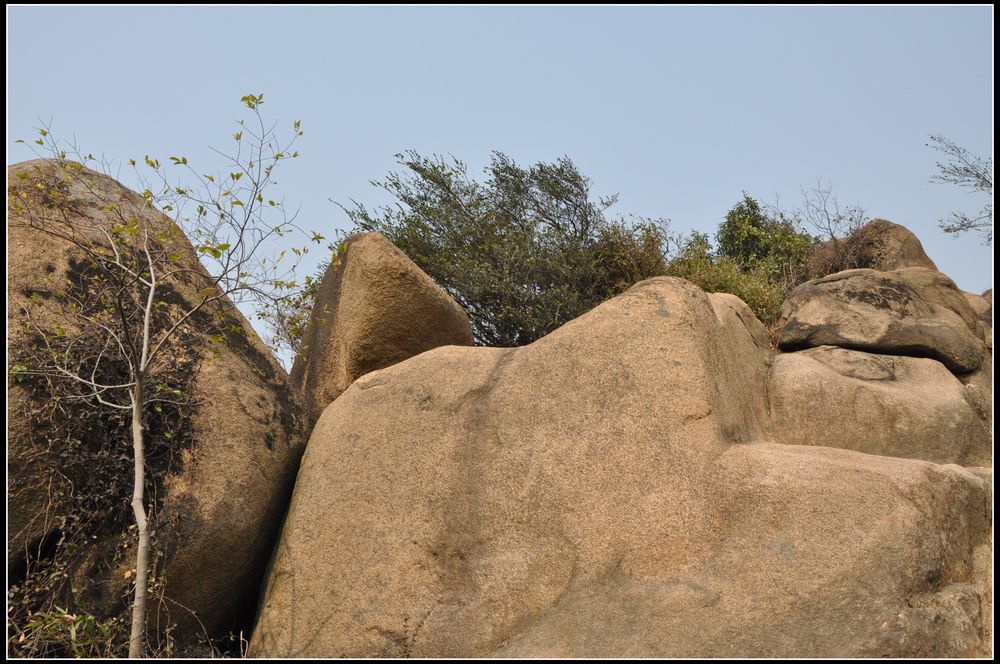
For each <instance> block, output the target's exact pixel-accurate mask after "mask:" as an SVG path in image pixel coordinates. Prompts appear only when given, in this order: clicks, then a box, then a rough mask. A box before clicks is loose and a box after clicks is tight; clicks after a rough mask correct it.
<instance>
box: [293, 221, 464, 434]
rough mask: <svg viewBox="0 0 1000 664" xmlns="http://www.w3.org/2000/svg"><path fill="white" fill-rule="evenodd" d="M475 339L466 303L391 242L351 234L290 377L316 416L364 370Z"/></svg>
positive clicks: (323, 289)
mask: <svg viewBox="0 0 1000 664" xmlns="http://www.w3.org/2000/svg"><path fill="white" fill-rule="evenodd" d="M472 341H473V340H472V327H471V326H470V324H469V319H468V317H467V316H466V315H465V312H464V311H462V308H461V307H460V306H459V305H458V304H457V303H456V302H455V301H454V300H453V299H452V298H451V297H449V296H448V294H447V293H445V292H444V291H443V290H441V288H440V287H438V286H437V285H436V284H435V283H434V282H433V281H432V280H431V278H430V277H428V276H427V275H426V274H425V273H424V272H423V271H422V270H421V269H420V268H419V267H417V266H416V264H415V263H414V262H413V261H411V260H410V259H409V258H407V257H406V255H405V254H403V252H401V251H400V250H399V249H397V248H396V246H395V245H394V244H392V242H390V241H389V240H388V239H386V238H385V236H383V235H381V234H379V233H362V234H359V235H353V236H351V237H349V238H348V239H347V240H346V241H345V242H344V244H343V245H342V250H341V251H340V252H338V254H337V256H336V257H335V258H334V261H333V263H332V264H331V265H330V267H329V268H328V269H327V272H326V274H325V275H324V277H323V281H322V282H321V283H320V286H319V290H318V293H317V296H316V304H315V306H314V308H313V313H312V316H311V318H310V321H309V325H308V328H307V329H306V333H305V335H304V337H303V342H302V348H301V349H300V351H299V353H298V355H297V356H296V358H295V364H294V366H293V367H292V372H291V384H292V386H293V387H294V388H295V389H296V390H297V391H299V392H300V393H301V395H302V398H303V402H304V403H305V404H306V409H307V412H308V414H309V417H310V421H315V420H316V419H318V418H319V416H320V415H321V414H322V412H323V409H324V408H326V406H327V405H329V404H330V402H332V401H333V400H334V399H336V398H337V397H338V396H339V395H340V394H341V393H342V392H343V391H344V390H346V389H347V388H348V386H350V384H351V383H353V382H354V381H355V380H357V379H358V378H359V377H360V376H363V375H365V374H366V373H368V372H370V371H374V370H376V369H381V368H384V367H387V366H390V365H392V364H395V363H397V362H401V361H402V360H405V359H407V358H410V357H413V356H414V355H419V354H420V353H422V352H424V351H427V350H430V349H432V348H437V347H438V346H447V345H459V346H471V345H472Z"/></svg>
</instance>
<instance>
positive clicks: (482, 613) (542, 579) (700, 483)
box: [251, 278, 991, 657]
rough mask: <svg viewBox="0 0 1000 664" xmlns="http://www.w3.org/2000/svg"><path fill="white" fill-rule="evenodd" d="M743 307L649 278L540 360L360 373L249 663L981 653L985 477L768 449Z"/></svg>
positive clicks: (300, 515) (307, 489) (322, 436)
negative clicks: (330, 659)
mask: <svg viewBox="0 0 1000 664" xmlns="http://www.w3.org/2000/svg"><path fill="white" fill-rule="evenodd" d="M734 299H735V298H732V297H730V296H707V295H705V294H704V293H703V292H702V291H700V290H699V289H698V288H696V287H694V286H693V285H691V284H690V283H688V282H685V281H683V280H679V279H672V278H657V279H652V280H648V281H645V282H642V283H640V284H637V285H636V286H634V287H633V288H632V289H630V290H629V291H627V292H626V293H624V294H623V295H621V296H619V297H617V298H614V299H612V300H610V301H608V302H605V303H604V304H602V305H601V306H599V307H597V308H595V309H594V310H592V311H590V312H589V313H587V314H586V315H584V316H582V317H580V318H578V319H576V320H574V321H571V322H570V323H568V324H566V325H564V326H563V327H561V328H559V329H558V330H556V331H555V332H553V333H552V334H550V335H548V336H546V337H544V338H542V339H540V340H538V341H536V342H535V343H533V344H531V345H529V346H525V347H522V348H516V349H493V348H457V347H446V348H438V349H435V350H432V351H429V352H426V353H423V354H421V355H418V356H416V357H414V358H411V359H409V360H407V361H405V362H401V363H399V364H396V365H394V366H392V367H389V368H386V369H382V370H379V371H374V372H372V373H369V374H367V375H365V376H363V377H361V378H359V379H358V380H356V381H355V382H354V384H353V385H351V386H350V387H349V388H348V389H347V390H346V391H345V392H344V393H343V394H341V395H340V397H339V398H337V399H336V401H334V402H333V403H332V404H331V405H330V406H329V407H327V409H326V410H325V411H324V413H323V415H322V417H321V418H320V420H319V422H318V423H317V424H316V427H315V429H314V430H313V433H312V436H311V438H310V442H309V445H308V447H307V450H306V453H305V455H304V457H303V460H302V465H301V468H300V471H299V476H298V479H297V481H296V487H295V492H294V495H293V498H292V504H291V507H290V509H289V513H288V517H287V519H286V522H285V525H284V528H283V532H282V537H281V540H280V542H279V545H278V548H277V550H276V552H275V558H274V561H273V567H272V569H271V573H270V575H269V578H268V582H267V586H266V590H265V593H264V597H263V600H262V609H261V612H260V614H259V616H258V622H257V625H256V628H255V631H254V635H253V639H252V642H251V654H252V655H256V656H265V657H289V656H295V657H352V656H383V657H393V656H414V657H433V656H449V657H478V656H488V655H496V656H510V657H601V656H616V657H643V656H645V657H709V656H718V657H722V656H733V657H736V656H743V657H746V656H790V655H797V656H806V657H808V656H960V655H982V654H984V653H987V654H988V644H989V639H988V632H987V630H988V627H989V622H990V618H989V614H988V612H987V611H986V610H985V609H984V604H987V605H988V595H989V580H988V574H989V567H990V563H989V561H990V549H989V532H990V514H991V513H990V500H991V497H990V493H989V486H988V483H987V482H986V481H985V480H984V479H983V478H981V477H980V476H978V475H977V474H975V473H973V472H970V471H967V470H965V469H963V468H960V467H958V466H954V465H949V466H937V465H934V464H931V463H927V462H923V461H915V460H910V459H895V458H890V457H881V456H873V455H868V454H859V453H857V452H851V451H846V450H837V449H828V448H823V447H805V446H796V445H779V444H774V443H770V442H765V441H766V439H767V435H768V434H767V429H768V417H767V403H766V398H765V394H766V387H765V384H766V375H767V352H766V337H765V336H762V335H761V330H760V329H759V328H758V326H759V323H757V324H756V325H755V324H754V323H756V321H755V320H752V316H750V318H747V317H746V313H748V312H746V311H745V305H742V303H740V302H739V301H738V300H736V301H735V302H734ZM741 305H742V306H741ZM762 342H763V343H762Z"/></svg>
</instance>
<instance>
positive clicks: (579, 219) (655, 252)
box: [341, 151, 666, 346]
mask: <svg viewBox="0 0 1000 664" xmlns="http://www.w3.org/2000/svg"><path fill="white" fill-rule="evenodd" d="M396 158H397V161H398V163H399V165H400V166H402V167H403V169H404V170H403V171H402V172H401V173H396V172H394V173H390V174H389V176H388V177H387V178H386V179H385V180H384V181H382V182H373V184H374V185H375V186H378V187H380V188H382V189H384V190H386V191H387V192H389V193H390V194H391V195H392V196H393V197H394V199H395V201H396V202H395V204H394V205H393V206H390V207H384V208H381V209H379V210H375V211H369V210H368V209H367V208H365V206H364V205H362V204H359V203H357V202H354V201H352V204H353V205H352V207H351V208H346V207H344V206H341V207H342V208H343V209H344V210H345V212H346V213H347V215H348V216H349V217H350V219H351V221H352V222H353V223H354V226H355V230H356V231H378V232H380V233H382V234H383V235H385V236H386V237H388V238H389V239H390V240H391V241H392V242H394V243H395V244H396V246H398V247H399V248H400V249H402V250H403V252H404V253H406V255H407V256H409V257H410V258H411V259H412V260H413V261H414V262H415V263H416V264H417V265H418V266H420V268H421V269H422V270H424V271H425V272H426V273H427V274H428V275H430V277H431V278H433V279H434V280H435V281H436V282H437V283H438V284H439V285H441V286H442V287H443V288H444V289H445V290H446V291H447V292H448V293H449V294H450V295H451V296H452V297H454V298H455V300H456V301H458V302H459V304H461V305H462V307H464V309H465V310H466V312H467V313H468V314H469V317H470V319H471V320H472V326H473V331H474V334H475V337H476V341H477V343H479V344H483V345H488V346H521V345H524V344H528V343H531V342H532V341H534V340H535V339H538V338H539V337H542V336H544V335H545V334H548V333H549V332H551V331H552V330H554V329H555V328H557V327H559V326H560V325H562V324H563V323H565V322H567V321H569V320H572V319H573V318H576V317H577V316H580V315H581V314H583V313H585V312H586V311H588V310H589V309H591V308H592V307H594V306H596V305H598V304H600V303H601V302H603V301H604V300H607V299H608V298H610V297H613V296H615V295H617V294H619V293H621V292H622V291H624V290H625V289H627V288H628V287H630V286H631V285H632V284H634V283H635V282H637V281H640V280H642V279H646V278H648V277H651V276H654V275H658V274H663V273H664V272H665V270H666V261H665V256H664V250H665V247H666V223H665V221H663V220H648V219H631V220H626V219H624V218H621V217H618V218H615V219H609V218H608V216H607V215H606V212H607V210H608V208H610V207H611V206H612V205H614V203H615V202H616V200H617V196H611V197H608V198H598V199H596V200H595V199H593V198H592V196H591V192H590V185H591V183H590V180H588V179H587V178H586V177H584V176H583V174H581V173H580V171H579V170H578V169H577V167H576V166H575V165H574V164H573V162H572V161H570V159H568V158H566V157H564V158H562V159H559V160H558V161H557V162H555V163H538V164H535V165H533V166H530V167H528V168H523V167H521V166H518V165H517V164H515V163H514V162H513V161H512V160H511V159H510V158H509V157H507V156H506V155H504V154H503V153H501V152H494V153H493V154H492V158H491V160H490V164H489V166H487V167H486V169H485V176H486V177H485V180H484V181H476V180H474V179H472V178H470V177H469V174H468V171H467V168H466V165H465V164H464V163H463V162H461V161H459V160H457V159H454V158H452V159H450V160H446V159H444V158H441V157H438V156H433V157H425V156H421V155H420V154H418V153H416V152H414V151H410V152H407V153H405V154H400V155H396Z"/></svg>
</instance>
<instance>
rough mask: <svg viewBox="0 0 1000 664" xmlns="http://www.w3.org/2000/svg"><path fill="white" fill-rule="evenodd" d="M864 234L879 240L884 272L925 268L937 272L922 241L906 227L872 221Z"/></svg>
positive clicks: (882, 220)
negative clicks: (907, 268)
mask: <svg viewBox="0 0 1000 664" xmlns="http://www.w3.org/2000/svg"><path fill="white" fill-rule="evenodd" d="M863 232H866V233H868V234H870V235H871V236H872V237H874V238H877V240H878V243H879V245H880V258H881V264H880V266H879V267H880V268H881V269H882V270H883V271H890V270H899V269H902V268H905V267H923V268H927V269H930V270H934V271H937V265H935V264H934V261H932V260H931V259H930V257H929V256H928V255H927V253H926V252H925V251H924V246H923V244H921V243H920V239H919V238H917V236H916V235H914V234H913V232H912V231H910V229H908V228H907V227H906V226H901V225H899V224H894V223H892V222H891V221H888V220H886V219H872V220H871V221H870V222H868V224H867V225H866V226H865V227H864V229H863Z"/></svg>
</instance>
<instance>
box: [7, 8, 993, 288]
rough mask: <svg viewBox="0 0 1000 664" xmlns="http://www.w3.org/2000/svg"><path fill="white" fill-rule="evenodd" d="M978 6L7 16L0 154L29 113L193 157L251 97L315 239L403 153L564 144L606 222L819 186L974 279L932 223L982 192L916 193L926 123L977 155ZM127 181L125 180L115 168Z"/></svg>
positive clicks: (24, 127)
mask: <svg viewBox="0 0 1000 664" xmlns="http://www.w3.org/2000/svg"><path fill="white" fill-rule="evenodd" d="M992 18H993V15H992V8H991V7H986V6H980V7H948V8H945V7H936V8H934V7H909V8H907V7H883V8H864V7H853V8H851V7H827V8H812V7H799V8H785V7H759V8H733V7H712V8H695V7H690V8H683V7H542V8H535V7H464V8H453V7H405V8H401V7H376V8H365V7H355V8H350V7H319V8H316V7H280V8H277V7H270V8H268V7H215V8H200V7H182V8H167V7H161V8H146V7H91V8H80V7H14V8H10V7H8V24H7V25H8V45H7V49H8V61H7V62H8V64H7V85H8V88H7V93H8V94H7V163H8V164H11V163H15V162H18V161H22V160H25V159H29V158H32V156H33V155H32V154H31V153H30V151H28V150H27V149H26V147H25V146H22V145H15V144H14V142H13V141H14V140H15V139H17V138H28V137H30V136H31V135H32V134H33V132H34V127H36V126H38V124H39V120H40V119H41V120H44V121H45V122H48V121H49V120H51V122H52V129H53V133H54V134H55V135H57V136H63V137H69V136H75V138H76V140H77V141H78V143H79V144H80V145H81V146H82V147H83V148H84V149H85V150H86V151H90V152H94V153H95V154H99V153H103V154H104V155H106V156H107V157H109V158H113V159H120V160H125V159H128V158H129V157H137V158H141V156H142V155H144V154H150V155H155V156H158V157H160V158H161V159H164V160H165V157H167V156H169V155H174V154H179V153H183V154H184V155H186V156H187V157H188V159H189V160H190V161H191V162H192V163H195V164H196V165H199V166H204V167H205V169H206V170H214V166H215V165H216V164H218V158H217V157H216V156H215V155H214V154H213V153H212V152H211V151H210V150H209V149H208V147H209V146H217V147H226V146H227V141H230V140H231V138H230V136H231V134H232V131H234V126H233V120H234V119H235V118H237V117H241V116H242V111H241V108H240V104H239V99H240V97H242V96H243V95H244V94H246V93H247V92H262V93H263V94H264V95H265V100H266V103H265V105H264V106H263V107H262V110H263V111H264V112H265V115H266V116H267V117H269V118H271V119H274V120H278V121H280V122H281V123H283V124H285V125H290V124H291V122H292V121H293V120H295V119H300V120H301V121H302V126H303V129H304V130H305V136H304V137H303V138H302V139H301V143H300V145H299V149H300V150H301V152H302V157H301V158H300V159H298V160H297V161H295V162H286V163H283V164H282V170H283V172H284V174H283V176H282V177H280V178H279V180H280V183H281V191H282V193H284V195H285V197H286V200H287V201H288V202H289V203H290V204H291V203H296V204H301V213H300V217H299V221H300V222H301V223H302V224H303V225H305V226H307V227H309V228H312V229H315V230H318V231H320V232H321V233H323V234H324V235H328V236H329V235H332V233H331V231H332V229H334V228H346V224H347V220H346V218H345V215H344V214H343V212H342V211H341V210H340V209H339V208H337V207H336V206H334V205H333V204H331V203H330V202H329V200H328V199H330V198H332V199H335V200H338V201H343V202H347V201H349V200H350V199H355V200H358V201H360V202H363V203H365V204H366V205H368V206H369V207H371V206H375V205H378V204H383V203H386V202H388V201H387V198H386V195H385V194H384V193H382V192H380V191H379V190H377V189H375V188H374V187H372V186H371V185H370V184H369V181H370V180H373V179H380V178H382V177H383V176H385V175H386V174H387V173H388V172H389V171H390V170H392V169H393V168H394V167H395V162H394V159H393V155H394V154H396V153H398V152H402V151H404V150H407V149H411V148H412V149H416V150H418V151H420V152H423V153H439V154H446V155H447V154H451V155H454V156H455V157H458V158H460V159H462V160H463V161H465V162H466V163H467V164H468V165H469V167H470V171H471V172H473V173H480V172H481V169H482V167H483V166H484V165H485V164H486V163H487V162H488V160H489V155H490V151H491V150H500V151H503V152H505V153H507V154H508V155H510V156H511V157H512V158H514V159H515V160H516V161H517V162H518V163H520V164H522V165H527V164H529V163H532V162H536V161H540V160H544V161H554V160H555V159H557V158H558V157H560V156H563V155H567V156H569V157H570V158H571V159H573V161H574V162H575V163H576V164H577V166H578V167H579V168H580V170H581V171H582V172H584V173H585V174H586V175H587V176H589V177H590V178H591V179H592V180H593V183H594V186H593V190H594V193H595V194H601V195H603V194H610V193H615V192H617V193H618V194H619V195H620V199H619V203H618V205H617V206H616V207H615V208H613V211H616V212H620V213H622V214H629V213H632V214H638V215H643V216H649V217H666V218H669V219H670V220H671V222H672V228H673V229H674V230H677V231H688V230H691V229H697V230H701V231H704V232H709V233H714V231H715V229H716V227H717V225H718V224H719V222H720V221H721V219H722V217H723V216H724V215H725V213H726V211H727V210H728V209H729V208H730V207H732V205H733V204H735V203H736V202H737V201H738V200H739V199H740V197H741V194H742V192H743V191H746V192H747V193H749V194H750V195H752V196H754V197H757V198H758V199H760V200H763V201H766V202H773V201H774V200H775V196H780V199H781V202H782V203H783V204H784V205H786V206H788V207H793V206H795V205H796V204H798V203H799V202H800V193H799V192H800V188H801V187H809V186H812V185H813V184H815V182H816V181H817V179H818V178H820V179H822V180H823V181H824V182H829V183H830V185H831V186H832V188H833V193H834V195H835V196H837V197H838V198H839V200H840V201H841V202H842V203H846V204H855V203H857V204H860V205H861V206H863V207H864V208H866V209H867V210H868V213H869V214H870V215H871V216H881V217H884V218H888V219H890V220H892V221H896V222H898V223H902V224H904V225H906V226H908V227H909V228H911V229H912V230H913V231H914V232H916V233H917V235H918V236H919V237H920V239H921V240H922V242H923V244H924V248H925V249H926V251H927V253H928V254H929V255H930V256H931V258H933V259H934V261H935V262H936V263H937V264H938V267H939V268H941V269H942V271H944V272H945V273H946V274H948V275H949V276H951V277H952V278H953V279H954V280H955V281H956V282H957V283H958V284H959V286H960V287H961V288H964V289H966V290H969V291H973V292H977V293H978V292H981V291H983V290H984V289H986V288H990V287H992V284H993V269H992V258H991V252H990V250H989V249H988V248H987V247H984V246H983V245H982V244H981V243H980V240H979V238H978V237H976V236H971V235H970V236H966V237H962V238H958V239H955V238H953V237H951V236H948V235H945V234H944V233H942V232H941V231H940V230H939V229H938V227H937V220H938V219H940V218H942V217H946V216H947V215H948V213H949V212H951V211H952V210H963V211H966V212H969V213H974V212H977V211H978V210H979V209H980V208H981V207H982V205H983V203H984V202H985V196H984V195H982V194H970V193H966V192H964V191H963V190H960V189H958V188H957V187H955V186H953V185H945V184H932V183H930V182H929V179H930V176H931V175H933V174H934V172H935V162H936V161H937V160H938V159H939V155H938V154H937V153H935V152H934V151H932V150H931V149H930V148H928V147H926V143H927V139H928V135H929V134H943V135H945V136H947V137H949V138H951V139H952V140H954V141H956V142H957V143H959V144H960V145H963V146H965V147H966V148H968V149H969V150H971V151H972V152H974V153H977V154H979V155H980V156H988V155H992V151H993V46H992V40H993V33H992V24H993V21H992ZM123 181H124V182H125V184H131V183H130V182H129V180H128V178H123Z"/></svg>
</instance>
